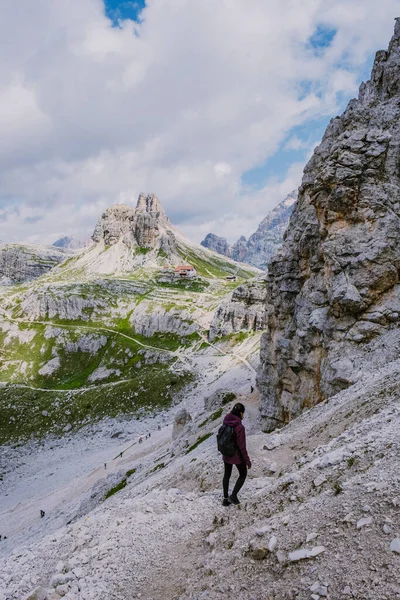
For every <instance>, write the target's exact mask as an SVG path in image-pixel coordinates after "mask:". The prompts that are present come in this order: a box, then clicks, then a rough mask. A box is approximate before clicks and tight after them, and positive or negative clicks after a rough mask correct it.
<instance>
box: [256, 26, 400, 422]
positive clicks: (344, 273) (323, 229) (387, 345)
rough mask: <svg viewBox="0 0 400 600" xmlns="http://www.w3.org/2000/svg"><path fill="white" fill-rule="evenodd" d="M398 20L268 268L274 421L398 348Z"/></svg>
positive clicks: (265, 357) (267, 360) (264, 374)
mask: <svg viewBox="0 0 400 600" xmlns="http://www.w3.org/2000/svg"><path fill="white" fill-rule="evenodd" d="M399 165H400V20H399V19H397V21H396V27H395V34H394V37H393V38H392V40H391V42H390V45H389V49H388V51H380V52H378V53H377V55H376V58H375V62H374V66H373V70H372V75H371V79H370V81H368V82H367V83H365V84H362V85H361V87H360V93H359V97H358V99H356V100H352V101H351V102H350V103H349V105H348V107H347V109H346V111H345V112H344V114H343V115H342V116H341V117H337V118H335V119H333V120H332V121H331V123H330V125H329V126H328V128H327V131H326V133H325V135H324V137H323V140H322V143H321V145H320V146H319V147H318V148H316V150H315V152H314V155H313V157H312V158H311V160H310V161H309V163H308V165H307V166H306V168H305V171H304V177H303V182H302V186H301V188H300V191H299V200H298V202H297V204H296V206H295V208H294V212H293V215H292V218H291V221H290V225H289V228H288V231H287V234H286V240H285V243H284V245H283V248H282V250H281V252H280V253H279V254H278V255H277V256H276V257H275V258H274V259H272V261H271V263H270V265H269V275H268V290H267V306H268V327H269V329H268V332H267V333H265V334H264V336H263V341H262V348H261V367H260V373H259V386H260V389H261V394H262V408H261V414H262V417H263V426H264V428H265V429H266V430H270V429H273V428H274V427H276V426H279V425H281V424H283V423H286V422H288V421H289V420H290V419H291V418H293V417H295V416H296V415H298V414H299V412H300V411H301V410H302V409H303V408H304V407H309V406H311V405H314V404H316V403H317V402H320V401H322V400H324V399H325V398H328V397H329V396H331V395H333V394H334V393H336V392H338V391H339V390H341V389H342V388H345V387H347V386H349V385H350V384H352V383H353V382H355V381H357V380H359V379H360V378H362V377H363V376H364V375H365V373H367V372H369V371H371V370H372V369H375V368H376V367H378V366H381V365H382V364H385V363H386V362H388V361H390V360H393V359H394V358H396V357H397V356H398V353H399V350H400V330H399V318H400V317H399V316H400V295H399V292H400V286H399V285H398V282H399V269H400V167H399Z"/></svg>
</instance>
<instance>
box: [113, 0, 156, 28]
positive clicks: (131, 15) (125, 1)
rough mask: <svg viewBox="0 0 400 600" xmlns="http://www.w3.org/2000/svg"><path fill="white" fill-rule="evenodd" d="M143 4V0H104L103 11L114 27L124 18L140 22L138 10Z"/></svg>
mask: <svg viewBox="0 0 400 600" xmlns="http://www.w3.org/2000/svg"><path fill="white" fill-rule="evenodd" d="M145 6H146V2H145V0H104V12H105V14H106V16H107V17H108V18H109V19H110V20H111V21H112V23H113V25H114V26H115V27H118V24H119V22H120V21H123V20H124V19H130V20H131V21H137V22H140V12H141V11H142V10H143V9H144V7H145Z"/></svg>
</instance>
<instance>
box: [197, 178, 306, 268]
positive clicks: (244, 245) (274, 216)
mask: <svg viewBox="0 0 400 600" xmlns="http://www.w3.org/2000/svg"><path fill="white" fill-rule="evenodd" d="M297 196H298V191H297V190H293V191H292V192H291V193H290V194H288V195H287V196H286V198H285V199H284V200H283V201H282V202H280V203H279V204H278V206H276V207H275V208H274V209H273V210H271V212H269V213H268V215H267V216H266V217H265V218H264V219H263V220H262V221H261V223H260V224H259V226H258V227H257V231H256V232H255V233H253V234H252V235H251V236H250V237H249V239H248V240H247V239H246V238H245V236H244V235H242V236H240V238H239V239H238V240H237V242H235V243H234V244H233V246H229V245H228V243H227V241H226V239H225V238H223V237H220V236H218V235H215V234H214V233H209V234H207V235H206V237H205V238H204V240H203V241H202V242H201V245H202V246H204V247H205V248H208V249H210V250H214V252H218V254H223V255H224V256H229V257H230V258H233V259H234V260H236V261H239V262H245V263H248V264H250V265H253V266H255V267H258V268H259V269H266V268H267V265H268V263H269V261H270V260H271V258H272V257H273V256H274V255H275V254H276V252H277V251H278V250H279V248H280V247H281V245H282V242H283V234H284V233H285V231H286V228H287V226H288V224H289V219H290V215H291V213H292V210H293V206H294V204H295V202H296V200H297Z"/></svg>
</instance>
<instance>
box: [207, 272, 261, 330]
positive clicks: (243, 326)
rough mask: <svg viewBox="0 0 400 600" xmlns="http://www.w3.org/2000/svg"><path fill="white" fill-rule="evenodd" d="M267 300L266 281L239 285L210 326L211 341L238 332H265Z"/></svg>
mask: <svg viewBox="0 0 400 600" xmlns="http://www.w3.org/2000/svg"><path fill="white" fill-rule="evenodd" d="M265 299H266V288H265V282H264V281H255V282H251V283H249V284H247V285H239V286H238V287H237V288H236V289H235V291H234V292H233V293H232V296H231V299H230V300H228V301H226V302H223V303H222V304H221V305H220V306H219V307H218V308H217V310H216V312H215V314H214V317H213V320H212V323H211V326H210V333H209V339H210V341H213V340H214V339H215V338H217V337H220V336H224V335H228V334H230V333H234V332H237V331H249V330H251V331H262V330H264V329H265V327H266V312H265Z"/></svg>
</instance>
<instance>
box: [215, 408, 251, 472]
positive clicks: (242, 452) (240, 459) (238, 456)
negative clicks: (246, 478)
mask: <svg viewBox="0 0 400 600" xmlns="http://www.w3.org/2000/svg"><path fill="white" fill-rule="evenodd" d="M224 425H229V426H230V427H233V432H234V434H235V439H236V446H237V447H238V449H237V450H236V452H235V454H234V455H233V456H223V457H222V460H223V461H224V462H226V463H229V464H231V465H239V464H240V463H246V465H247V466H248V467H251V460H250V458H249V455H248V454H247V449H246V432H245V429H244V427H243V425H242V420H241V419H240V417H237V416H236V415H233V414H232V413H229V414H227V415H226V417H225V418H224Z"/></svg>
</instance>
